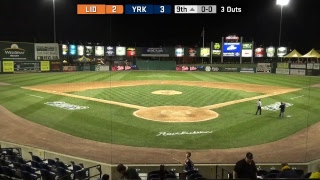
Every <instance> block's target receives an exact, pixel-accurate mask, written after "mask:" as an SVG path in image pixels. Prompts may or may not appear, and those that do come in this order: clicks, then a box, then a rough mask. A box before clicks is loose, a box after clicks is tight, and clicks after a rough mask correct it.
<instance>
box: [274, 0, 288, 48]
mask: <svg viewBox="0 0 320 180" xmlns="http://www.w3.org/2000/svg"><path fill="white" fill-rule="evenodd" d="M289 1H290V0H277V5H279V6H281V14H280V31H279V47H280V45H281V28H282V8H283V6H286V5H288V4H289Z"/></svg>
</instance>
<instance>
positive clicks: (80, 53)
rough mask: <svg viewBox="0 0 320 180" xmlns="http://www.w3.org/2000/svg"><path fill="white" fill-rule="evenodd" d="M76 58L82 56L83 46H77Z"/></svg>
mask: <svg viewBox="0 0 320 180" xmlns="http://www.w3.org/2000/svg"><path fill="white" fill-rule="evenodd" d="M77 52H78V56H84V45H77Z"/></svg>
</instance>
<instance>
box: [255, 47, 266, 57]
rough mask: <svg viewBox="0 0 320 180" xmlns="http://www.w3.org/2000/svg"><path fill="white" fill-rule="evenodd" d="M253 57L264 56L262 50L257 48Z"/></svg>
mask: <svg viewBox="0 0 320 180" xmlns="http://www.w3.org/2000/svg"><path fill="white" fill-rule="evenodd" d="M254 55H255V57H263V56H264V48H262V47H258V48H256V49H255V50H254Z"/></svg>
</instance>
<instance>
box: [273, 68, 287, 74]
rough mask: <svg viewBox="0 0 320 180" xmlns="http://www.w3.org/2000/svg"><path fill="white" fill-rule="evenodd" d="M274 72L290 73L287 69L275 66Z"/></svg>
mask: <svg viewBox="0 0 320 180" xmlns="http://www.w3.org/2000/svg"><path fill="white" fill-rule="evenodd" d="M276 74H290V70H289V69H283V68H277V69H276Z"/></svg>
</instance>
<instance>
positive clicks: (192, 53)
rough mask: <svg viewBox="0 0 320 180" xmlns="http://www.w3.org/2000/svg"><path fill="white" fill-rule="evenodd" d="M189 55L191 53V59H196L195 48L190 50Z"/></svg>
mask: <svg viewBox="0 0 320 180" xmlns="http://www.w3.org/2000/svg"><path fill="white" fill-rule="evenodd" d="M188 53H189V57H196V55H197V50H196V49H195V48H189V50H188Z"/></svg>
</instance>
